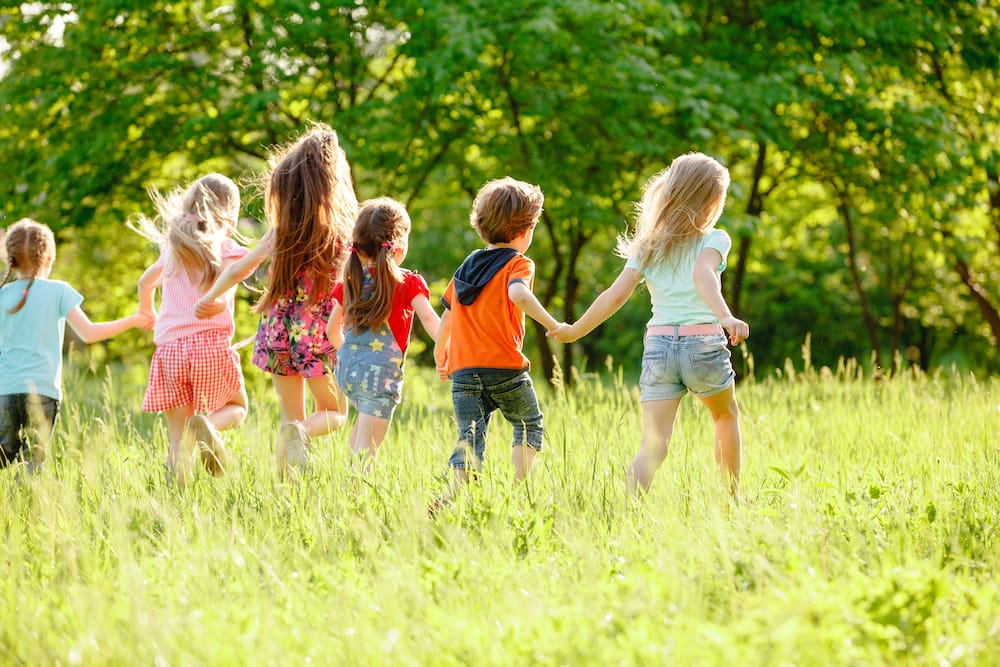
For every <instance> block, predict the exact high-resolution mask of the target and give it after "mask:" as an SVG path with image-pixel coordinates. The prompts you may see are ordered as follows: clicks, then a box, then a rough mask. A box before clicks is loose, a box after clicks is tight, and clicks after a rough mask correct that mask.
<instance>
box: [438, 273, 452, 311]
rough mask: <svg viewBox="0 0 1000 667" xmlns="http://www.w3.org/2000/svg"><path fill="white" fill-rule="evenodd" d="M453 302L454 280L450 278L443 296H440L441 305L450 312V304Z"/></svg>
mask: <svg viewBox="0 0 1000 667" xmlns="http://www.w3.org/2000/svg"><path fill="white" fill-rule="evenodd" d="M454 300H455V279H454V278H452V279H451V280H449V281H448V286H447V287H446V288H445V289H444V294H442V295H441V305H442V306H444V307H445V308H447V309H448V310H451V303H452V302H453V301H454Z"/></svg>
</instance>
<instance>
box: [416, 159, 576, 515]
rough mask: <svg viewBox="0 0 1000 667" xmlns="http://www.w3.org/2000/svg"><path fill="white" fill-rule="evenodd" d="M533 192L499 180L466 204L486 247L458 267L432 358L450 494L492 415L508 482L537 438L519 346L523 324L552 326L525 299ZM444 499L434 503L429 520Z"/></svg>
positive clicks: (476, 453) (536, 415) (478, 454)
mask: <svg viewBox="0 0 1000 667" xmlns="http://www.w3.org/2000/svg"><path fill="white" fill-rule="evenodd" d="M543 202H544V197H543V195H542V191H541V189H539V187H538V186H536V185H530V184H528V183H525V182H523V181H517V180H514V179H513V178H510V177H507V178H502V179H499V180H494V181H490V182H488V183H486V184H485V185H484V186H483V187H482V188H481V189H480V190H479V193H478V194H477V195H476V199H475V201H474V202H473V204H472V212H471V215H470V216H469V217H470V222H471V224H472V226H473V228H475V230H476V232H477V233H478V234H479V237H480V238H481V239H482V240H483V241H485V242H486V244H487V245H486V247H485V248H483V249H480V250H476V251H474V252H473V253H472V254H471V255H469V256H468V257H467V258H466V259H465V261H464V262H462V265H461V266H459V267H458V270H457V271H456V272H455V275H454V277H453V278H452V280H451V282H449V283H448V287H447V288H446V289H445V292H444V296H442V297H441V303H442V305H443V306H444V308H445V310H444V314H443V315H442V317H441V331H440V333H439V334H438V340H437V345H436V346H435V347H434V358H435V360H436V362H437V367H438V375H439V377H441V379H442V380H444V379H448V378H451V383H452V386H451V397H452V403H453V404H454V407H455V419H456V421H457V422H458V440H459V442H458V446H457V447H456V448H455V451H454V452H453V453H452V455H451V458H450V459H449V461H448V465H449V466H450V467H451V469H452V471H453V484H452V488H451V493H452V494H454V492H455V491H457V489H458V487H460V486H461V485H463V484H464V483H465V482H467V481H468V479H469V477H470V471H471V472H475V471H478V470H479V469H480V468H481V467H482V462H483V455H484V453H485V450H486V432H487V429H488V428H489V425H490V418H491V417H492V415H493V413H494V412H495V411H496V410H500V413H501V414H502V415H503V416H504V419H506V420H507V421H508V422H510V424H511V426H512V427H513V429H514V434H513V442H512V443H511V461H512V463H513V465H514V478H515V480H517V481H520V480H523V479H524V478H525V477H526V476H527V475H528V472H529V471H530V469H531V464H532V461H533V460H534V458H535V454H536V453H537V452H539V451H541V449H542V439H543V435H544V431H543V428H542V411H541V410H540V409H539V407H538V398H537V396H536V395H535V388H534V385H532V383H531V376H530V375H528V367H529V363H528V358H527V357H526V356H524V353H523V352H522V351H521V347H522V345H523V343H524V333H525V327H524V316H525V315H528V316H529V317H531V318H532V319H534V320H536V321H538V322H540V323H541V324H542V325H543V326H544V327H546V329H554V328H555V327H556V326H557V324H558V322H557V320H556V319H555V318H554V317H552V315H550V314H549V312H548V311H547V310H545V307H544V306H542V304H541V303H540V302H539V301H538V299H537V297H535V295H534V294H533V293H532V291H531V290H532V286H533V283H534V277H535V265H534V263H533V262H532V261H531V260H530V259H528V258H527V257H525V255H524V253H525V252H526V251H527V250H528V247H529V246H531V241H532V238H533V236H534V231H535V225H536V224H538V218H539V216H540V215H541V213H542V204H543ZM446 501H447V499H442V500H439V501H435V504H434V505H432V506H431V514H432V515H433V514H434V512H435V511H436V510H437V509H439V508H440V506H441V504H442V503H443V502H446Z"/></svg>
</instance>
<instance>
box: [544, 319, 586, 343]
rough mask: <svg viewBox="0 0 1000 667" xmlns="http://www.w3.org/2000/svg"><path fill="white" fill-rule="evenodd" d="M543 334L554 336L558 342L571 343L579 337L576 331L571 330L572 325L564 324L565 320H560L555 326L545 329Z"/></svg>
mask: <svg viewBox="0 0 1000 667" xmlns="http://www.w3.org/2000/svg"><path fill="white" fill-rule="evenodd" d="M545 336H546V337H548V338H555V339H556V340H557V341H559V342H560V343H573V342H575V341H577V340H579V339H580V336H578V335H576V332H575V331H574V330H573V325H572V324H566V323H565V322H560V323H559V324H558V325H556V326H555V327H553V328H551V329H549V330H548V331H546V332H545Z"/></svg>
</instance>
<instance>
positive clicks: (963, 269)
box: [954, 255, 1000, 344]
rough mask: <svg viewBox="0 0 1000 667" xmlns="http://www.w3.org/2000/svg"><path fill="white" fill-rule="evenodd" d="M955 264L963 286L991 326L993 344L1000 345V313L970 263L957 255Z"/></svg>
mask: <svg viewBox="0 0 1000 667" xmlns="http://www.w3.org/2000/svg"><path fill="white" fill-rule="evenodd" d="M954 263H955V270H956V271H958V275H959V276H960V277H961V278H962V284H964V285H965V286H966V287H968V288H969V294H971V295H972V300H973V301H975V302H976V306H978V307H979V312H980V313H981V314H982V316H983V319H984V320H986V323H987V324H989V325H990V331H991V332H992V333H993V343H994V344H996V343H1000V312H998V311H997V308H996V306H994V305H993V303H992V302H991V301H990V297H989V295H988V294H987V293H986V290H985V289H983V286H982V285H980V284H979V281H978V280H977V279H976V275H975V274H974V273H973V271H972V269H971V268H969V265H968V263H966V261H965V260H963V259H962V258H961V257H959V256H957V255H956V256H955V257H954Z"/></svg>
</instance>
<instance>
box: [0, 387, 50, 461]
mask: <svg viewBox="0 0 1000 667" xmlns="http://www.w3.org/2000/svg"><path fill="white" fill-rule="evenodd" d="M35 400H37V401H38V403H37V404H35V405H33V403H34V401H35ZM35 406H37V412H36V407H35ZM58 414H59V401H57V400H56V399H54V398H49V397H48V396H32V395H29V394H4V395H2V396H0V468H2V467H5V466H8V465H10V464H11V463H13V462H14V461H30V460H31V447H32V445H33V444H36V443H37V444H44V442H43V438H44V437H45V436H48V435H51V433H52V429H53V428H55V425H56V416H57V415H58ZM39 420H40V421H41V423H39Z"/></svg>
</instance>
